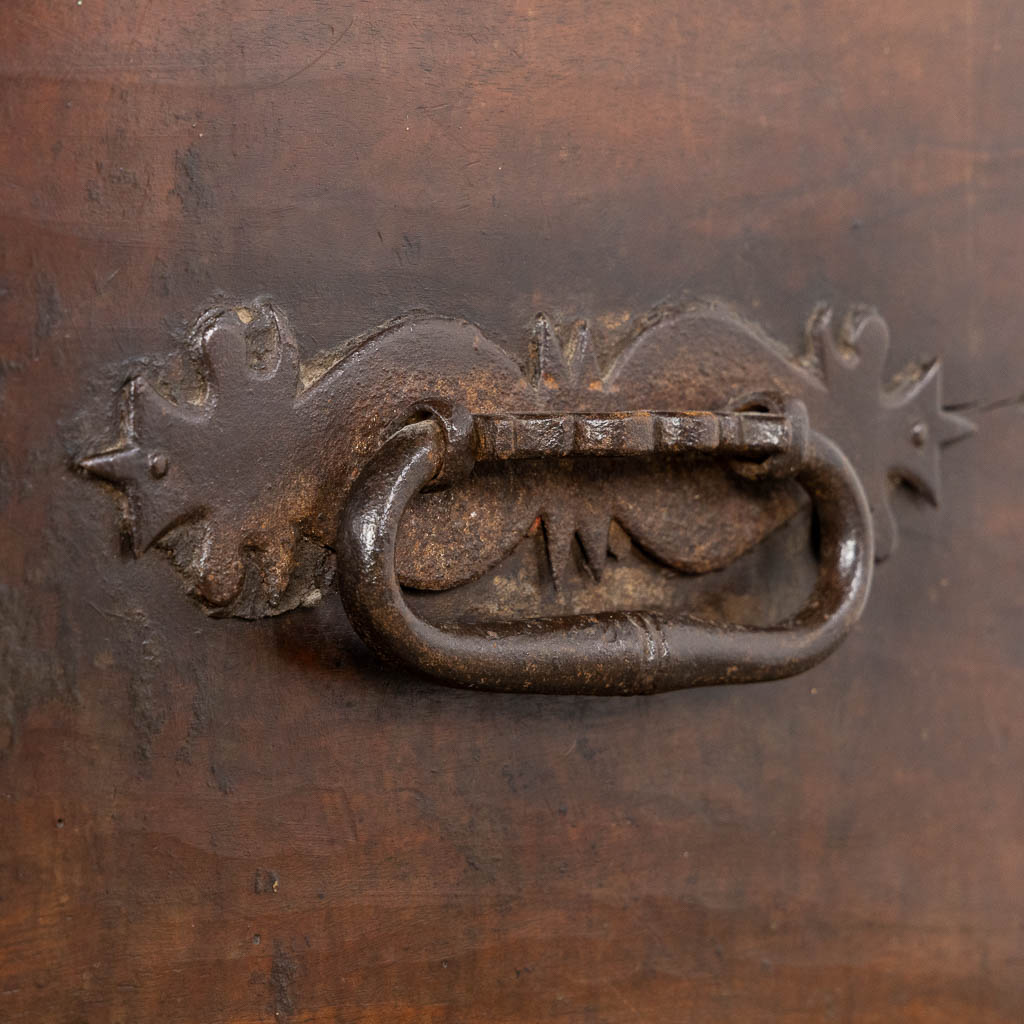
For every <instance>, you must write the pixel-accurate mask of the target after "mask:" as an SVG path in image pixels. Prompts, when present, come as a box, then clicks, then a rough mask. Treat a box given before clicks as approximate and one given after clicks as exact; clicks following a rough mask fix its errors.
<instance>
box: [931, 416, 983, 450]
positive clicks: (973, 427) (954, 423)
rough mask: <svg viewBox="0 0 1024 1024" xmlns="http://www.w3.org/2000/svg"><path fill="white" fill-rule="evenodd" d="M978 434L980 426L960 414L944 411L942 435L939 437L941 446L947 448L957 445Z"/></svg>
mask: <svg viewBox="0 0 1024 1024" xmlns="http://www.w3.org/2000/svg"><path fill="white" fill-rule="evenodd" d="M977 432H978V424H977V423H974V422H972V421H971V420H969V419H967V417H966V416H961V415H959V414H958V413H955V412H950V411H949V410H948V409H943V410H942V433H941V436H940V437H939V444H941V445H943V446H945V445H949V444H956V442H957V441H964V440H966V439H967V438H968V437H973V436H974V435H975V434H976V433H977Z"/></svg>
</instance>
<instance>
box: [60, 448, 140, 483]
mask: <svg viewBox="0 0 1024 1024" xmlns="http://www.w3.org/2000/svg"><path fill="white" fill-rule="evenodd" d="M140 459H142V452H141V451H140V450H139V449H138V448H137V447H135V446H134V445H132V446H131V447H128V448H115V449H114V450H113V451H110V452H99V453H98V454H96V455H86V456H84V457H83V458H81V459H79V460H78V461H77V462H76V463H75V464H74V466H75V469H77V470H79V472H82V473H87V474H88V475H89V476H95V477H98V478H99V479H100V480H106V481H108V482H109V483H112V484H123V483H125V482H126V481H128V480H131V479H133V478H134V477H135V476H136V475H137V472H138V467H139V460H140Z"/></svg>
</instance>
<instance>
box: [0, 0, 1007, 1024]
mask: <svg viewBox="0 0 1024 1024" xmlns="http://www.w3.org/2000/svg"><path fill="white" fill-rule="evenodd" d="M0 46H2V56H0V62H2V63H0V69H2V71H3V73H4V88H3V92H2V103H0V118H2V126H3V127H2V133H3V146H2V150H0V153H2V156H0V160H2V167H0V196H2V199H0V204H2V207H0V215H2V225H0V232H2V236H3V249H2V253H0V276H2V282H3V291H2V296H3V298H2V300H0V317H2V333H0V337H2V339H3V341H2V346H3V348H2V363H0V366H2V382H0V402H2V405H0V417H2V426H0V431H2V433H0V438H2V453H0V502H2V523H3V526H2V527H0V711H2V715H0V723H2V724H0V732H2V736H0V743H2V747H3V753H2V754H0V829H2V831H0V1019H3V1020H5V1021H12V1022H16V1024H25V1022H35V1021H39V1020H46V1021H53V1022H55V1024H82V1022H86V1021H87V1022H89V1024H99V1022H106V1021H110V1022H115V1021H142V1022H148V1021H160V1022H162V1024H195V1022H196V1021H204V1022H228V1021H230V1022H256V1021H273V1020H279V1021H292V1022H298V1021H305V1022H317V1024H320V1022H334V1021H374V1022H387V1024H397V1022H417V1024H418V1022H422V1021H471V1020H473V1021H475V1020H486V1021H493V1022H499V1024H501V1022H512V1021H516V1022H519V1021H531V1022H539V1021H566V1022H568V1021H586V1022H590V1021H593V1022H598V1021H600V1022H620V1021H622V1022H624V1021H632V1020H645V1021H648V1020H649V1021H686V1022H687V1024H700V1022H718V1021H722V1020H740V1021H751V1022H758V1021H785V1022H804V1021H807V1022H811V1021H813V1022H817V1021H821V1020H830V1019H831V1020H837V1021H856V1022H885V1024H889V1022H891V1021H907V1022H950V1024H954V1022H955V1024H962V1022H965V1021H971V1022H1000V1024H1002V1022H1011V1021H1013V1022H1015V1021H1018V1020H1019V1019H1020V1016H1021V1012H1022V1006H1024V981H1022V979H1024V971H1022V966H1024V965H1022V960H1024V954H1022V949H1024V883H1022V881H1021V879H1022V877H1024V829H1022V826H1021V822H1022V821H1024V786H1022V785H1021V782H1020V780H1021V778H1022V777H1024V690H1022V688H1021V676H1022V666H1024V631H1022V630H1021V628H1020V622H1021V619H1022V613H1024V588H1022V586H1021V580H1022V578H1024V577H1022V573H1024V544H1022V539H1024V538H1022V534H1024V488H1022V486H1021V456H1020V450H1021V423H1022V421H1021V408H1022V405H1021V402H1020V398H1019V396H1020V395H1021V392H1022V390H1024V349H1022V347H1021V345H1020V340H1019V333H1020V325H1021V322H1022V313H1024V299H1022V294H1021V282H1022V280H1024V247H1022V244H1021V239H1022V238H1024V174H1022V163H1021V160H1022V145H1024V144H1022V139H1024V105H1022V104H1021V103H1020V96H1021V92H1022V89H1024V70H1022V69H1024V8H1022V7H1021V5H1019V4H1018V3H1015V2H1013V0H957V2H955V3H954V2H952V0H908V2H905V3H898V4H879V5H870V4H869V5H865V4H863V3H853V2H852V0H825V2H821V3H818V4H801V5H797V4H789V3H783V2H781V0H772V2H769V3H762V4H755V5H745V4H742V3H740V2H738V0H730V2H728V3H722V2H716V3H712V2H710V0H696V2H694V3H690V4H687V5H685V7H684V6H680V5H672V4H665V3H659V2H656V0H634V2H631V3H618V2H611V0H607V2H598V3H587V4H583V3H580V2H569V3H565V2H559V3H538V4H532V5H513V6H511V7H509V6H501V5H464V4H456V3H452V2H449V0H432V2H425V3H420V4H415V5H413V4H407V3H397V2H394V3H389V2H385V3H374V4H359V5H356V4H342V3H339V2H337V0H296V2H294V3H290V4H288V5H286V6H280V5H278V6H277V7H275V6H273V5H268V4H265V3H255V2H250V0H241V2H234V3H227V2H226V0H180V2H178V3H176V4H173V5H172V4H151V3H139V4H136V5H127V4H124V3H114V2H112V0H83V2H82V3H81V5H79V4H77V3H75V2H72V0H68V2H65V3H60V4H56V3H51V2H43V0H20V2H18V3H12V4H8V5H6V9H5V10H4V32H3V36H2V43H0ZM256 290H263V291H266V292H267V293H269V294H271V295H273V296H274V297H275V299H277V300H279V301H280V302H281V303H282V304H283V305H284V307H285V308H286V309H288V310H289V311H290V312H291V313H292V318H293V321H294V322H295V327H296V333H297V335H298V336H299V338H300V339H302V345H303V350H302V352H301V355H302V358H303V359H304V360H305V359H309V358H312V357H313V356H314V354H315V352H316V351H317V350H318V349H324V348H327V347H329V346H330V345H331V344H333V343H334V342H335V341H336V340H337V339H338V338H343V337H348V336H350V335H353V334H356V333H358V332H359V331H361V330H363V329H365V328H366V327H367V326H368V325H371V324H375V323H379V322H381V321H382V320H383V319H385V318H386V317H389V316H391V315H393V314H394V313H395V312H397V311H401V310H411V309H414V308H420V307H428V308H430V309H432V310H440V311H444V312H447V313H451V314H454V315H460V316H465V317H467V318H468V319H471V320H473V321H475V322H478V323H480V324H481V326H482V328H484V329H485V331H486V332H487V334H488V336H489V337H493V338H495V339H496V340H498V341H500V342H501V343H502V344H504V345H506V346H507V347H508V348H510V349H511V350H513V351H516V350H517V346H518V351H519V352H523V351H524V350H525V344H526V337H527V333H528V326H529V323H530V321H531V318H532V316H533V314H534V313H535V312H536V311H538V310H546V311H548V312H550V313H551V314H552V315H553V316H554V317H556V318H557V319H559V320H564V321H570V320H571V319H572V318H573V317H575V316H578V315H588V316H595V314H596V315H597V322H596V325H595V328H594V330H595V341H596V342H597V343H598V345H599V347H600V345H601V344H602V332H604V336H605V338H607V337H609V336H612V335H614V331H615V330H616V328H617V325H619V324H620V323H622V322H624V320H625V319H628V318H629V317H631V316H633V315H634V314H635V313H637V312H638V311H642V310H644V309H647V308H649V307H651V306H653V305H655V304H656V303H658V302H660V301H662V300H664V299H672V298H676V297H679V296H681V295H685V294H688V293H692V294H700V295H721V296H724V297H726V298H729V299H731V300H733V301H735V302H736V303H737V305H738V307H739V308H740V309H741V310H743V311H745V312H746V313H747V314H748V315H749V316H751V317H752V318H753V319H756V320H758V321H759V322H762V323H764V324H765V326H766V328H767V329H768V330H769V331H771V332H772V333H773V334H774V335H775V336H777V337H780V338H783V339H792V340H793V343H794V345H795V344H796V343H797V339H798V338H799V335H800V332H801V330H802V327H803V324H802V318H803V317H804V315H805V313H806V311H807V310H808V309H810V308H811V307H812V306H813V304H814V303H815V302H816V301H817V300H819V299H822V298H824V299H827V300H830V301H833V302H834V303H835V304H836V305H837V306H839V307H844V306H846V305H847V304H849V303H852V302H856V301H861V300H863V301H868V302H871V303H873V304H875V305H877V306H878V307H879V308H880V309H881V310H882V311H883V312H884V313H885V315H886V317H887V319H888V321H889V323H890V326H891V327H892V334H893V352H892V354H891V357H890V369H891V370H892V371H896V370H898V369H899V367H900V366H901V365H902V364H903V363H905V362H907V361H909V360H911V359H915V358H919V357H921V356H925V355H929V354H937V355H941V356H942V358H943V361H944V364H945V366H946V369H947V373H946V392H947V397H948V399H949V400H950V401H952V402H955V403H958V404H963V405H967V406H970V407H971V409H972V412H971V415H972V416H973V417H974V418H975V419H976V420H977V422H978V423H979V425H980V428H981V429H980V433H979V435H978V437H977V438H976V439H974V440H973V441H971V442H968V443H966V444H964V445H960V446H958V447H956V448H953V449H951V450H950V451H949V453H948V455H947V458H946V460H945V463H944V479H945V493H944V495H943V506H942V509H941V510H940V512H939V513H935V512H933V511H932V510H931V509H922V508H919V507H918V506H917V504H916V503H914V502H912V501H909V500H905V499H903V498H901V499H900V500H899V501H898V502H897V505H898V508H897V515H898V517H899V519H900V524H901V531H902V539H901V548H900V551H899V556H898V558H896V559H893V560H890V562H888V563H886V564H885V565H884V566H882V567H881V568H880V569H879V571H878V573H877V575H876V580H875V584H874V592H873V595H872V600H871V604H870V605H869V607H868V610H867V612H866V615H865V618H864V620H863V621H862V624H861V626H860V627H859V628H858V631H857V632H856V633H855V635H854V636H853V637H851V639H850V640H849V641H848V642H847V644H846V645H845V647H844V648H843V649H842V650H841V651H839V652H838V653H837V654H836V655H835V656H834V658H833V659H832V660H831V661H830V662H829V663H828V664H827V665H826V666H823V667H821V668H819V669H817V670H815V671H814V672H812V673H810V674H808V675H806V676H804V677H801V678H798V679H795V680H791V681H789V682H785V683H778V684H773V685H771V686H768V687H749V688H743V689H735V690H733V689H722V690H711V691H703V692H697V691H694V692H688V693H679V694H675V695H668V696H665V697H661V698H657V699H655V700H651V701H642V700H639V701H632V700H626V701H617V702H611V703H604V702H600V701H597V700H586V699H577V698H567V699H562V698H524V697H506V696H496V695H492V694H473V693H459V692H451V691H447V690H441V689H437V688H434V687H432V686H431V685H429V684H427V683H424V682H422V681H420V680H415V679H412V678H410V677H408V676H407V675H405V674H404V673H403V672H401V671H398V670H388V669H383V668H381V667H380V666H379V665H378V664H377V662H376V661H375V660H374V659H373V658H372V657H371V656H370V655H369V654H368V653H367V652H366V651H365V650H364V648H362V647H361V646H360V644H359V643H358V642H357V641H356V640H355V638H354V637H353V636H352V634H351V632H350V630H348V627H347V626H346V624H345V621H344V616H343V614H342V612H341V609H340V606H339V605H338V603H337V602H327V603H324V604H323V605H321V606H320V607H319V608H318V609H316V610H313V611H310V612H306V613H296V614H289V615H287V616H284V617H282V618H280V619H275V620H263V621H260V622H257V623H248V622H241V621H235V620H230V621H214V620H211V619H208V618H206V617H205V616H204V615H203V614H202V612H201V611H200V610H199V609H198V608H197V607H196V606H195V605H194V604H193V603H192V602H190V601H189V600H187V599H186V598H185V597H184V596H183V593H182V588H181V586H180V583H179V582H178V580H177V579H176V577H175V576H174V575H173V574H172V573H169V572H167V571H166V567H165V566H163V565H161V564H160V563H159V561H157V560H153V561H152V562H151V564H144V563H142V562H129V561H120V560H118V558H116V557H115V556H116V553H117V539H116V536H115V534H114V531H113V530H112V528H111V520H110V507H109V500H108V498H107V496H106V495H104V494H102V493H100V492H99V490H98V489H91V488H88V487H85V486H84V485H83V484H82V482H81V481H80V480H79V479H77V478H76V477H75V476H74V474H73V473H71V472H70V471H69V469H68V465H69V462H70V460H71V458H72V457H73V456H74V455H75V454H76V453H79V452H80V451H81V450H82V445H83V443H84V442H85V441H87V440H89V439H90V438H95V437H97V436H103V433H104V431H105V430H107V429H108V425H109V422H110V415H111V404H110V403H111V396H113V395H114V393H115V392H116V390H117V387H118V386H119V384H120V383H121V382H122V381H123V380H124V379H125V378H126V377H127V376H130V375H132V373H134V372H137V371H139V370H140V369H141V368H142V367H143V366H144V364H145V360H146V358H147V356H157V355H162V354H163V353H165V352H166V351H168V350H169V349H172V348H174V346H175V344H176V343H177V336H178V335H179V334H180V332H181V331H183V330H184V328H185V326H186V323H187V320H188V318H189V314H190V313H192V312H198V311H200V310H201V309H203V308H205V307H206V306H207V305H209V304H210V303H212V302H215V301H217V300H218V297H219V296H222V295H223V296H224V297H226V298H228V299H230V300H232V301H233V300H235V299H244V298H248V297H250V296H251V295H252V294H253V292H254V291H256ZM605 344H606V342H605ZM607 354H608V353H607V352H605V353H604V355H607ZM83 410H84V411H83ZM257 937H258V940H257Z"/></svg>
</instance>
